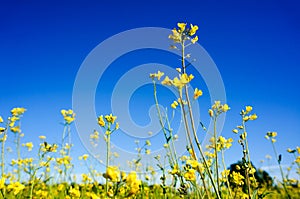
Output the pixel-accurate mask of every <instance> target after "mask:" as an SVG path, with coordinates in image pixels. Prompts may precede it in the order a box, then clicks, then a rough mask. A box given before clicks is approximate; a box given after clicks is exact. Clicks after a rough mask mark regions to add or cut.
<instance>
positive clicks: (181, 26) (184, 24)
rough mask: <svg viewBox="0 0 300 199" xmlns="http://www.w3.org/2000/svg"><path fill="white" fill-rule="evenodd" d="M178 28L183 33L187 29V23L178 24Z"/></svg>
mask: <svg viewBox="0 0 300 199" xmlns="http://www.w3.org/2000/svg"><path fill="white" fill-rule="evenodd" d="M177 26H178V27H179V30H180V32H183V31H184V30H185V27H186V23H177Z"/></svg>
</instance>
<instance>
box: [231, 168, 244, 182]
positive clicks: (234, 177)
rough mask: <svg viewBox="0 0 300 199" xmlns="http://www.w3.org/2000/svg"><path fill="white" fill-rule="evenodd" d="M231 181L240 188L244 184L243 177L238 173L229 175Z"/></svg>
mask: <svg viewBox="0 0 300 199" xmlns="http://www.w3.org/2000/svg"><path fill="white" fill-rule="evenodd" d="M230 177H231V181H232V183H234V184H235V185H238V186H241V185H243V184H244V179H245V178H244V176H242V175H241V174H240V172H235V171H233V172H232V174H230Z"/></svg>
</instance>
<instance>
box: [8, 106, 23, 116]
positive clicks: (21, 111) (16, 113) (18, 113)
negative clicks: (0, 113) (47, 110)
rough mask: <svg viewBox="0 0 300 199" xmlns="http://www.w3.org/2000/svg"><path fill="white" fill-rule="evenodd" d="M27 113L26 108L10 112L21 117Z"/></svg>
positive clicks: (14, 109)
mask: <svg viewBox="0 0 300 199" xmlns="http://www.w3.org/2000/svg"><path fill="white" fill-rule="evenodd" d="M25 111H26V109H25V108H19V107H17V108H13V109H12V110H11V111H10V112H11V114H12V115H13V116H20V115H22V114H24V112H25Z"/></svg>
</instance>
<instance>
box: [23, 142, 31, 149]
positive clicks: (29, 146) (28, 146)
mask: <svg viewBox="0 0 300 199" xmlns="http://www.w3.org/2000/svg"><path fill="white" fill-rule="evenodd" d="M23 146H25V147H27V149H28V151H31V150H32V148H33V144H32V142H27V143H25V144H23Z"/></svg>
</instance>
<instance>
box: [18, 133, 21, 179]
mask: <svg viewBox="0 0 300 199" xmlns="http://www.w3.org/2000/svg"><path fill="white" fill-rule="evenodd" d="M20 139H21V136H20V133H18V135H17V155H18V181H20V179H21V164H20V163H19V161H21V150H20Z"/></svg>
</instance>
